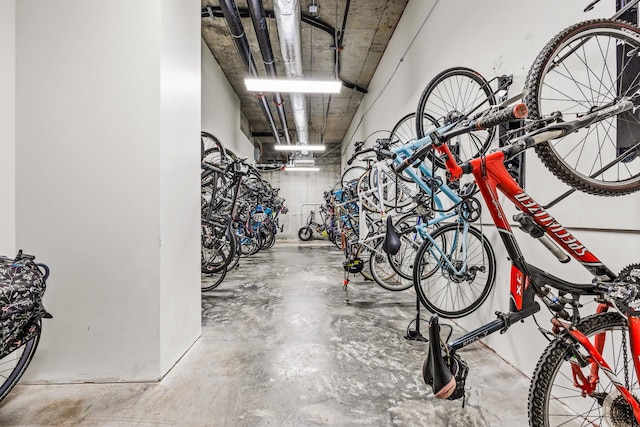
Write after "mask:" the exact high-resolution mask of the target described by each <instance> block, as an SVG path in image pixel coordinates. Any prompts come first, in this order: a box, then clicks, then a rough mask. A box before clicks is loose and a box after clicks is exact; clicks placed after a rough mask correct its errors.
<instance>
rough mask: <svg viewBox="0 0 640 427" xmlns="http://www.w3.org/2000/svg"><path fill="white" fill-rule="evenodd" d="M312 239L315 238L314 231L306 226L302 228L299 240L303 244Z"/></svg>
mask: <svg viewBox="0 0 640 427" xmlns="http://www.w3.org/2000/svg"><path fill="white" fill-rule="evenodd" d="M312 237H313V230H311V227H309V226H305V227H302V228H300V230H298V238H299V239H300V240H302V241H303V242H308V241H309V240H311V238H312Z"/></svg>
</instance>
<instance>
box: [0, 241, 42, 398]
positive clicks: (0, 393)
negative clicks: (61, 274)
mask: <svg viewBox="0 0 640 427" xmlns="http://www.w3.org/2000/svg"><path fill="white" fill-rule="evenodd" d="M34 259H35V257H34V256H32V255H26V254H23V253H22V251H19V252H18V255H17V256H16V257H15V258H7V257H0V306H1V307H2V313H1V314H0V326H1V328H0V381H1V383H0V402H2V401H3V400H4V399H5V398H6V397H7V395H8V394H9V392H10V391H11V390H13V388H14V387H15V386H16V384H17V383H18V381H19V380H20V378H22V375H23V374H24V373H25V371H26V370H27V367H28V366H29V364H30V363H31V360H33V356H34V354H35V352H36V349H37V348H38V343H39V342H40V335H41V333H42V319H43V318H46V319H50V318H52V317H53V316H51V314H49V312H48V311H47V310H46V309H45V308H44V306H43V305H42V297H43V295H44V292H45V290H46V281H47V279H48V277H49V267H48V266H47V265H46V264H42V263H36V262H34Z"/></svg>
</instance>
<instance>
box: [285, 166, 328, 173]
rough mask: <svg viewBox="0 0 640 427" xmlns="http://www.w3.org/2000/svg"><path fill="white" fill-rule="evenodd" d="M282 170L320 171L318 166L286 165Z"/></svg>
mask: <svg viewBox="0 0 640 427" xmlns="http://www.w3.org/2000/svg"><path fill="white" fill-rule="evenodd" d="M284 170H285V171H287V172H289V171H294V172H318V171H320V168H313V167H297V166H295V167H293V166H286V167H285V168H284Z"/></svg>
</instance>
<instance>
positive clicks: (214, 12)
mask: <svg viewBox="0 0 640 427" xmlns="http://www.w3.org/2000/svg"><path fill="white" fill-rule="evenodd" d="M219 10H220V8H219V7H215V6H209V7H206V8H204V9H202V10H201V17H202V18H220V17H223V16H224V15H223V14H222V13H221V12H219ZM238 12H239V14H240V16H241V17H242V18H248V17H250V16H251V14H250V13H249V10H248V9H238ZM301 15H302V16H301V20H302V22H304V23H305V24H308V25H311V26H314V27H316V28H318V29H320V30H322V31H324V32H325V33H327V34H329V35H330V36H331V38H332V39H333V46H332V47H333V48H334V49H337V52H338V56H340V49H338V40H337V39H336V32H335V28H333V27H332V26H331V25H329V24H327V23H326V22H323V21H321V20H319V19H316V18H314V17H313V16H311V15H307V14H304V13H302V14H301ZM265 16H266V17H267V18H275V15H274V13H273V11H272V10H265ZM334 61H338V59H337V58H336V57H335V56H334ZM338 79H339V80H340V81H342V86H344V87H346V88H349V89H353V90H355V91H358V92H361V93H367V92H369V91H368V90H367V89H365V88H363V87H361V86H358V85H356V84H354V83H351V82H348V81H346V80H344V79H343V78H342V77H340V74H339V73H338Z"/></svg>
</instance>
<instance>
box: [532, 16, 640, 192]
mask: <svg viewBox="0 0 640 427" xmlns="http://www.w3.org/2000/svg"><path fill="white" fill-rule="evenodd" d="M639 52H640V31H639V30H638V29H637V28H636V27H634V26H633V25H631V24H628V23H624V22H621V21H611V20H593V21H585V22H581V23H579V24H576V25H573V26H571V27H569V28H567V29H565V30H564V31H562V32H561V33H560V34H558V35H557V36H556V37H555V38H554V39H552V40H551V41H550V42H549V43H548V44H547V46H546V47H545V48H544V49H543V50H542V52H541V53H540V54H539V55H538V57H537V58H536V61H535V62H534V64H533V66H532V67H531V70H530V71H529V74H528V76H527V80H526V83H525V87H526V88H527V90H528V95H527V97H526V99H525V101H526V103H527V106H528V107H529V118H531V119H539V118H543V117H546V116H548V115H550V114H551V113H553V112H556V111H559V112H561V113H562V117H563V119H564V120H565V121H570V120H574V119H575V118H576V117H579V116H581V115H584V114H586V113H589V112H591V111H594V110H597V109H599V108H604V107H606V106H607V105H608V104H610V103H611V102H613V101H614V100H615V99H616V98H618V97H621V96H629V95H632V94H633V93H635V92H637V91H638V90H639V89H640V75H639V73H640V56H639ZM639 143H640V119H639V118H638V115H637V114H633V113H632V112H631V111H629V112H625V113H622V114H619V115H617V116H614V117H611V118H607V119H604V120H602V121H599V122H596V123H594V124H592V125H591V126H589V127H588V128H584V129H580V130H579V131H577V132H573V133H571V134H569V135H567V136H565V137H563V138H559V139H556V140H552V141H548V142H545V143H542V144H538V145H536V147H535V150H536V153H537V154H538V157H540V160H541V161H542V163H543V164H544V165H545V166H546V167H547V169H549V170H550V171H551V172H552V173H553V174H554V175H555V176H556V177H558V178H559V179H560V180H561V181H563V182H564V183H566V184H567V185H569V186H571V187H573V188H576V189H578V190H581V191H584V192H586V193H589V194H595V195H603V196H615V195H623V194H628V193H632V192H634V191H638V190H640V155H639V153H640V149H639V148H638V147H639V146H640V144H639ZM616 159H617V161H616Z"/></svg>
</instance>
